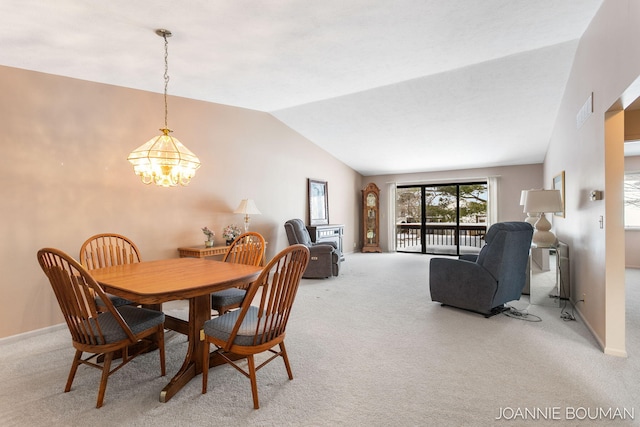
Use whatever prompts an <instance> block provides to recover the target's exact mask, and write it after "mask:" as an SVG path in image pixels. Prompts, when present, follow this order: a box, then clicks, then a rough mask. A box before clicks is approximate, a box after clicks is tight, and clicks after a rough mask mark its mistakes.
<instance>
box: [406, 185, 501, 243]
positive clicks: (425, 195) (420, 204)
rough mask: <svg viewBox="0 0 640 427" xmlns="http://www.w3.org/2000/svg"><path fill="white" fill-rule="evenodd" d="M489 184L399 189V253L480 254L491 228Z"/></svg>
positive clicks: (422, 186) (424, 186) (423, 186)
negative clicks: (488, 213) (488, 197)
mask: <svg viewBox="0 0 640 427" xmlns="http://www.w3.org/2000/svg"><path fill="white" fill-rule="evenodd" d="M487 196H488V188H487V183H486V182H469V183H460V184H458V183H455V184H439V185H413V186H410V185H403V186H398V188H397V189H396V250H397V251H398V252H418V253H427V254H448V255H460V254H468V253H478V252H479V251H480V248H481V247H482V244H483V243H484V235H485V232H486V228H487Z"/></svg>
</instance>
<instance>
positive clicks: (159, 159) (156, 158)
mask: <svg viewBox="0 0 640 427" xmlns="http://www.w3.org/2000/svg"><path fill="white" fill-rule="evenodd" d="M156 34H157V35H159V36H160V37H162V38H163V39H164V128H162V129H160V131H161V132H162V135H159V136H156V137H153V138H152V139H150V140H149V141H147V142H146V143H144V144H142V145H141V146H140V147H138V148H136V149H135V150H133V151H132V152H131V153H130V154H129V157H127V160H128V161H129V162H130V163H131V164H132V165H133V171H134V173H135V174H136V175H138V176H139V177H140V178H141V179H142V182H143V183H144V184H151V183H155V184H156V185H158V186H162V187H175V186H176V185H178V184H179V185H182V186H185V185H187V184H189V182H190V181H191V178H193V177H194V175H195V174H196V170H197V169H198V168H199V167H200V160H199V159H198V157H196V155H195V154H193V153H192V152H191V151H190V150H189V149H188V148H187V147H185V146H184V145H183V144H182V143H181V142H180V141H179V140H178V139H177V138H174V137H172V136H170V135H169V133H170V132H172V131H171V129H169V126H168V124H167V123H168V120H167V118H168V111H169V109H168V104H167V87H168V85H169V42H168V41H167V37H171V36H172V34H171V31H169V30H165V29H158V30H156Z"/></svg>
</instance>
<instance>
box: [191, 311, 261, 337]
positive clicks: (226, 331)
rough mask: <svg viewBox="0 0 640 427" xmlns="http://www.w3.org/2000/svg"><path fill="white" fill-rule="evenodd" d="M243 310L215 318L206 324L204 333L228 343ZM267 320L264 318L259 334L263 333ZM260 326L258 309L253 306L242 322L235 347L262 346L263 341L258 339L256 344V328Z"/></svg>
mask: <svg viewBox="0 0 640 427" xmlns="http://www.w3.org/2000/svg"><path fill="white" fill-rule="evenodd" d="M240 312H241V310H234V311H230V312H228V313H226V314H223V315H222V316H219V317H215V318H213V319H211V320H207V321H206V322H204V333H205V334H207V335H209V336H210V337H214V338H218V339H220V340H223V341H227V340H228V339H229V336H230V335H231V331H232V330H233V327H234V326H235V324H236V322H237V320H238V316H239V315H240ZM265 323H266V322H265V318H264V317H263V318H262V325H261V327H260V329H259V331H258V333H262V331H263V330H264V325H265ZM257 326H258V307H254V306H251V307H249V310H248V311H247V315H246V316H245V318H244V319H243V320H242V325H241V326H240V329H239V330H238V334H237V335H236V339H235V340H234V341H233V343H234V344H235V345H256V344H262V342H261V341H262V340H260V339H258V341H257V342H254V336H255V334H256V327H257Z"/></svg>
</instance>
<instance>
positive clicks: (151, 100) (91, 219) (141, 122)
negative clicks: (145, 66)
mask: <svg viewBox="0 0 640 427" xmlns="http://www.w3.org/2000/svg"><path fill="white" fill-rule="evenodd" d="M0 93H2V100H1V101H0V117H2V125H3V126H2V132H0V146H1V147H2V156H0V173H1V176H2V181H3V185H2V186H1V187H0V200H2V204H1V205H0V212H1V216H0V217H1V221H0V231H1V235H2V237H3V244H2V245H0V271H2V277H1V278H0V289H1V291H2V294H1V298H0V337H6V336H9V335H14V334H19V333H22V332H25V331H31V330H35V329H39V328H43V327H47V326H50V325H53V324H57V323H59V322H61V321H62V319H61V318H60V315H59V309H58V307H57V303H56V301H55V298H54V296H53V293H52V291H51V289H50V286H49V284H48V282H47V281H46V279H45V277H44V274H43V273H42V271H41V270H40V268H39V266H38V264H37V261H36V252H37V250H38V249H40V248H42V247H46V246H52V247H56V248H59V249H62V250H64V251H66V252H68V253H69V254H71V255H73V256H74V257H77V256H78V250H79V248H80V245H81V244H82V242H83V241H84V240H85V239H86V238H87V237H89V236H90V235H92V234H95V233H100V232H117V233H121V234H125V235H127V236H129V237H131V238H132V239H133V240H134V241H135V242H136V243H137V244H138V245H139V246H140V249H141V251H142V254H143V257H144V259H147V260H152V259H160V258H168V257H176V256H177V251H176V248H177V247H178V246H182V245H191V244H202V243H203V240H204V235H203V234H202V232H201V231H200V228H201V227H204V226H208V227H209V228H211V229H212V230H214V232H216V234H217V235H218V236H220V235H221V229H222V228H223V227H224V226H225V225H227V224H230V223H237V224H242V217H241V215H234V214H232V213H231V212H232V211H233V210H234V209H235V208H236V207H237V205H238V203H239V202H240V200H241V199H243V198H253V199H254V200H255V201H256V204H257V206H258V208H259V209H260V210H261V211H262V215H260V216H254V217H253V218H252V230H255V231H258V232H261V233H263V234H264V235H265V237H266V239H267V241H268V242H269V246H268V253H267V255H268V257H272V256H273V255H274V254H275V253H276V251H278V250H280V249H282V248H284V247H285V246H287V241H286V236H285V233H284V228H283V223H284V222H285V221H286V220H287V219H290V218H295V217H299V218H302V219H303V220H305V221H306V215H307V206H306V204H307V202H306V200H307V178H316V179H323V180H327V181H328V182H329V209H330V220H331V222H333V223H343V224H345V248H347V249H346V250H347V251H349V249H350V248H353V246H354V243H356V239H357V237H356V235H355V234H354V232H355V230H357V228H358V227H357V226H356V224H357V221H358V220H359V211H360V208H359V194H360V189H361V182H362V181H361V177H360V175H359V174H357V173H356V172H354V171H353V170H352V169H350V168H349V167H347V166H346V165H344V164H343V163H341V162H339V161H337V160H336V159H335V158H333V157H331V156H330V155H328V154H327V153H326V152H324V151H323V150H321V149H319V148H318V147H317V146H316V145H314V144H312V143H311V142H309V141H308V140H306V139H305V138H303V137H301V136H300V135H299V134H297V133H295V132H293V131H292V130H291V129H290V128H288V127H286V126H284V125H283V124H282V123H281V122H279V121H278V120H276V119H275V118H273V117H272V116H270V115H269V114H266V113H261V112H256V111H251V110H245V109H240V108H234V107H228V106H223V105H218V104H212V103H206V102H200V101H193V100H188V99H184V98H176V97H170V99H169V127H171V128H172V129H174V131H175V132H174V136H176V137H177V138H178V139H180V140H181V141H182V142H183V143H184V144H185V145H186V146H187V147H188V148H189V149H191V150H192V151H193V152H194V153H195V154H196V155H198V157H199V158H200V160H201V161H202V167H201V168H200V170H199V171H198V173H197V174H196V176H195V178H194V179H193V181H192V183H191V184H190V185H189V186H188V187H184V188H157V187H154V186H145V185H143V184H142V183H141V182H140V181H139V179H138V177H136V176H135V175H134V174H133V172H132V168H131V167H130V165H129V163H128V162H127V161H126V158H127V155H128V153H129V152H130V151H131V150H132V149H134V148H136V147H137V146H139V145H141V144H142V143H144V142H146V141H147V140H149V139H150V138H151V137H152V136H154V135H157V134H158V133H159V131H158V129H159V128H160V127H162V124H163V122H164V121H163V120H164V115H163V113H164V111H163V102H162V95H161V94H155V93H148V92H142V91H136V90H131V89H125V88H120V87H115V86H108V85H102V84H97V83H90V82H86V81H80V80H74V79H69V78H64V77H58V76H52V75H47V74H41V73H35V72H29V71H24V70H18V69H14V68H7V67H0ZM220 241H221V239H220ZM347 262H348V258H347Z"/></svg>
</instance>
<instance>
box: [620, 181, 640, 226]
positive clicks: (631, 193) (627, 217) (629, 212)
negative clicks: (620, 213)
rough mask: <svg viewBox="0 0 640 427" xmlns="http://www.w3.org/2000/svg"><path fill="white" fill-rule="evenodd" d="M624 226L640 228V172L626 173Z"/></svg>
mask: <svg viewBox="0 0 640 427" xmlns="http://www.w3.org/2000/svg"><path fill="white" fill-rule="evenodd" d="M624 226H625V228H640V172H631V173H626V174H625V175H624Z"/></svg>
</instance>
